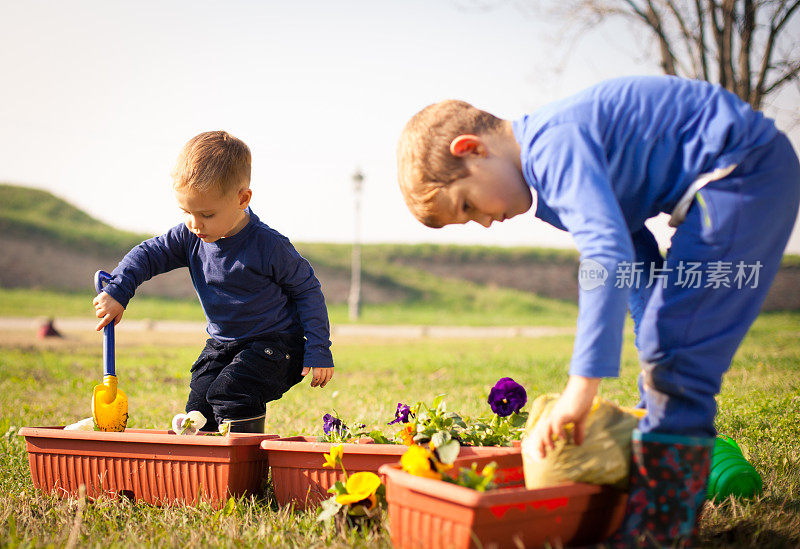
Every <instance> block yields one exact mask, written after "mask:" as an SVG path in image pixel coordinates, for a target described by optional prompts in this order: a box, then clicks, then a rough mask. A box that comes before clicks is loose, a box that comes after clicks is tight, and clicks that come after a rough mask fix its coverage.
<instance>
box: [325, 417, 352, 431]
mask: <svg viewBox="0 0 800 549" xmlns="http://www.w3.org/2000/svg"><path fill="white" fill-rule="evenodd" d="M345 429H347V426H345V424H344V423H342V420H341V419H339V418H338V417H336V416H332V415H330V414H325V415H324V416H322V430H323V431H324V432H325V434H326V435H330V434H331V432H332V431H335V432H336V433H341V432H342V431H344V430H345Z"/></svg>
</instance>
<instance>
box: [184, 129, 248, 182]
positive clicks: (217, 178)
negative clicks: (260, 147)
mask: <svg viewBox="0 0 800 549" xmlns="http://www.w3.org/2000/svg"><path fill="white" fill-rule="evenodd" d="M250 162H251V156H250V149H249V148H248V147H247V145H245V143H244V142H243V141H241V140H240V139H237V138H235V137H234V136H232V135H231V134H229V133H228V132H224V131H221V130H220V131H213V132H204V133H201V134H199V135H196V136H194V137H192V138H191V139H190V140H189V141H188V142H187V143H186V145H184V147H183V150H182V151H181V154H180V156H178V162H177V164H176V165H175V171H174V172H173V173H172V180H173V187H174V188H175V189H176V190H181V189H186V188H191V189H192V190H194V191H196V192H207V191H209V190H216V191H218V192H220V193H221V194H222V195H226V194H228V193H230V192H236V191H239V190H241V189H247V188H249V187H250Z"/></svg>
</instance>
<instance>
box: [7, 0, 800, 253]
mask: <svg viewBox="0 0 800 549" xmlns="http://www.w3.org/2000/svg"><path fill="white" fill-rule="evenodd" d="M517 4H519V2H502V1H493V0H481V1H479V2H478V1H472V0H458V1H455V0H440V1H430V0H428V1H425V0H404V1H402V2H401V1H382V0H381V1H379V0H363V1H337V2H331V1H305V2H303V1H297V2H271V1H261V0H258V1H257V0H252V1H234V0H226V1H224V2H223V1H216V2H210V1H197V0H193V1H191V2H189V1H136V2H134V1H127V2H122V1H114V0H102V1H82V2H78V1H71V0H64V1H58V2H56V1H52V2H41V1H31V0H25V1H24V2H23V1H17V0H0V12H1V15H0V75H2V85H1V86H0V127H2V130H3V131H2V132H0V181H4V182H9V183H16V184H23V185H30V186H34V187H39V188H43V189H47V190H50V191H52V192H53V193H55V194H56V195H58V196H60V197H63V198H65V199H67V200H69V201H70V202H72V203H74V204H76V205H77V206H79V207H80V208H82V209H84V210H86V211H88V212H89V213H90V214H92V215H94V216H95V217H98V218H100V219H102V220H103V221H105V222H108V223H110V224H112V225H114V226H116V227H119V228H124V229H130V230H134V231H139V232H147V233H152V234H155V233H161V232H164V231H165V230H166V229H168V228H169V227H171V226H173V225H175V224H177V223H179V222H180V217H179V215H178V214H179V211H178V208H177V206H176V204H175V202H174V199H173V197H172V192H171V181H170V177H169V174H170V171H171V169H172V167H173V164H174V162H175V159H176V157H177V155H178V152H179V151H180V149H181V147H182V146H183V144H184V143H185V142H186V141H187V140H188V139H189V138H190V137H192V136H193V135H195V134H197V133H200V132H202V131H207V130H215V129H225V130H227V131H229V132H231V133H232V134H234V135H236V136H237V137H239V138H241V139H242V140H244V141H245V142H246V143H247V144H248V145H249V146H250V148H251V150H252V153H253V179H252V188H253V191H254V195H253V202H252V206H253V209H254V211H255V212H256V213H257V214H258V215H259V216H260V217H261V218H262V220H264V221H265V222H266V223H268V224H269V225H271V226H272V227H274V228H276V229H278V230H279V231H281V232H283V233H284V234H286V235H287V236H288V237H289V238H290V239H292V240H295V241H329V242H331V241H332V242H342V241H349V240H351V239H352V236H353V193H352V182H351V176H352V174H353V172H354V171H355V169H356V168H357V167H358V168H360V169H361V170H363V172H364V175H365V177H366V180H365V188H364V206H363V213H364V215H363V233H364V240H366V241H369V242H453V243H481V244H492V245H535V246H570V245H571V239H570V237H569V236H568V235H566V234H565V233H561V232H560V231H557V230H555V229H552V228H550V227H549V226H547V225H545V224H544V223H542V222H539V221H537V220H536V219H535V218H534V217H533V214H532V213H528V214H526V215H523V216H519V217H517V218H515V219H513V220H511V221H507V222H505V223H504V224H503V225H502V226H496V227H494V228H492V229H491V230H485V229H482V228H481V227H479V226H477V225H475V224H471V225H472V226H471V227H463V226H461V227H447V228H444V229H439V230H434V229H427V228H425V227H423V226H422V225H420V224H419V223H417V222H416V221H415V220H414V219H413V218H412V217H411V215H410V214H409V213H408V211H407V210H406V207H405V205H404V203H403V201H402V198H401V196H400V193H399V190H398V189H397V183H396V180H395V156H394V154H395V144H396V141H397V137H398V135H399V133H400V130H401V129H402V127H403V125H404V123H405V122H406V120H407V119H408V118H409V117H410V116H411V115H413V114H414V113H415V112H416V111H417V110H419V109H420V108H422V107H424V106H425V105H427V104H430V103H432V102H435V101H438V100H441V99H445V98H450V97H452V98H459V99H464V100H466V101H469V102H471V103H473V104H475V105H476V106H479V107H481V108H484V109H486V110H489V111H491V112H493V113H495V114H497V115H498V116H501V117H507V118H514V117H518V116H520V115H522V114H524V113H525V112H528V111H530V110H533V109H535V108H536V107H537V106H539V105H542V104H544V103H546V102H549V101H552V100H555V99H557V98H559V97H562V96H564V95H567V94H570V93H573V92H576V91H578V90H580V89H582V88H584V87H586V86H588V85H591V84H593V83H595V82H598V81H600V80H603V79H605V78H610V77H615V76H621V75H628V74H657V73H658V72H659V71H658V69H657V67H656V65H655V64H654V63H652V62H650V61H647V55H646V50H645V49H642V45H641V44H642V43H643V40H642V37H643V36H645V35H639V36H634V35H632V34H631V33H630V32H629V30H628V28H627V26H626V25H625V24H622V23H617V24H612V25H610V26H605V27H603V29H602V30H600V31H597V32H592V33H589V34H586V35H585V36H584V37H583V38H582V39H581V40H579V41H578V42H577V43H576V44H575V45H574V46H570V43H569V42H568V41H567V40H566V39H565V38H564V36H563V30H564V29H563V27H562V26H561V25H562V24H560V23H558V22H556V21H553V20H552V19H548V18H546V17H541V16H537V15H536V14H533V13H532V12H530V11H529V10H523V9H521V8H519V7H518V6H517ZM779 107H780V110H774V111H773V114H774V115H775V116H776V117H777V118H778V121H779V125H781V126H782V127H786V126H787V124H788V117H786V116H785V113H788V112H791V111H794V112H797V111H798V110H800V105H798V100H797V96H796V95H791V96H787V98H785V99H784V100H783V102H782V103H779ZM790 135H791V137H792V139H793V142H794V144H795V147H796V148H798V145H800V133H799V132H798V131H797V129H793V130H792V131H791V133H790ZM655 226H656V227H657V231H658V236H659V240H660V241H661V243H662V245H665V244H666V243H667V241H668V233H667V232H666V231H665V230H664V224H663V223H661V224H659V223H656V224H655ZM798 233H800V231H798V230H797V229H796V230H795V235H794V237H793V240H792V242H791V243H790V250H791V251H793V252H795V253H800V235H799V234H798Z"/></svg>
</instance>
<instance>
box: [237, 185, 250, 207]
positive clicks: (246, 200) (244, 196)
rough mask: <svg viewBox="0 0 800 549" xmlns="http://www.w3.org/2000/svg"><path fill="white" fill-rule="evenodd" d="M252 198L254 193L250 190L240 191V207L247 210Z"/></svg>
mask: <svg viewBox="0 0 800 549" xmlns="http://www.w3.org/2000/svg"><path fill="white" fill-rule="evenodd" d="M251 198H253V191H251V190H250V189H241V190H240V191H239V207H240V208H241V209H245V208H246V207H247V206H248V205H249V204H250V199H251Z"/></svg>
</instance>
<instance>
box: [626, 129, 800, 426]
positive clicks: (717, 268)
mask: <svg viewBox="0 0 800 549" xmlns="http://www.w3.org/2000/svg"><path fill="white" fill-rule="evenodd" d="M799 201H800V165H798V159H797V155H796V153H795V151H794V150H793V149H792V145H791V143H790V142H789V140H788V139H787V138H786V137H785V136H784V135H783V134H778V135H777V136H776V138H775V139H774V140H773V141H772V142H771V143H769V144H768V145H765V146H763V147H760V148H758V149H756V150H754V151H753V152H752V153H751V154H750V155H749V156H748V157H747V158H746V159H745V160H744V161H742V162H741V163H740V164H739V165H738V166H737V168H736V169H735V170H734V171H733V172H732V173H731V174H730V175H728V176H727V177H725V178H723V179H720V180H718V181H714V182H711V183H709V184H708V185H706V186H705V187H703V188H702V189H701V190H700V191H698V193H697V194H696V195H695V200H694V202H693V203H692V205H691V207H690V209H689V211H688V213H687V216H686V219H685V221H684V222H683V223H682V224H681V225H679V226H678V228H677V230H676V232H675V234H674V235H673V238H672V244H671V247H670V249H669V252H668V253H667V257H666V261H661V260H660V259H656V257H657V248H654V246H655V241H654V240H653V239H652V235H649V232H646V233H647V234H641V235H637V234H634V235H633V236H634V247H635V248H636V251H637V260H638V261H645V262H652V263H651V268H654V269H655V271H654V272H655V273H657V274H658V276H657V277H653V278H654V284H653V285H652V287H651V288H649V289H648V290H647V291H640V292H635V295H636V298H634V299H632V300H631V313H632V316H633V318H634V321H635V323H636V325H637V326H636V345H637V347H638V349H639V357H640V360H641V363H642V373H641V376H640V390H641V392H642V395H641V396H642V403H643V404H644V406H645V407H646V409H647V416H646V417H645V418H644V419H643V420H642V421H641V424H640V426H639V429H640V430H641V431H642V432H644V433H647V432H660V433H672V434H681V435H687V436H715V435H716V430H715V428H714V416H715V415H716V401H715V396H716V395H717V393H719V390H720V384H721V382H722V376H723V374H724V373H725V372H726V371H727V370H728V368H729V367H730V364H731V360H732V359H733V355H734V353H735V352H736V349H737V348H738V347H739V344H740V343H741V341H742V339H743V338H744V336H745V334H746V333H747V330H748V329H749V328H750V326H751V324H752V323H753V321H754V320H755V318H756V316H757V315H758V313H759V310H760V309H761V305H762V303H763V302H764V298H765V297H766V294H767V291H768V290H769V287H770V285H771V284H772V281H773V279H774V277H775V274H776V272H777V271H778V267H779V265H780V261H781V257H782V255H783V251H784V249H785V247H786V243H787V241H788V239H789V235H790V233H791V231H792V228H793V226H794V223H795V219H796V217H797V212H798V202H799ZM654 250H655V252H656V253H655V254H654ZM698 273H699V274H698ZM637 298H638V299H637Z"/></svg>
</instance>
